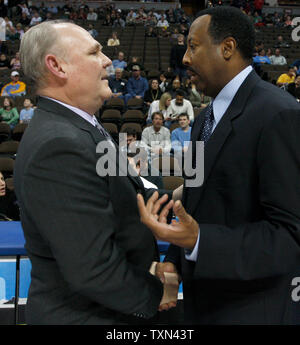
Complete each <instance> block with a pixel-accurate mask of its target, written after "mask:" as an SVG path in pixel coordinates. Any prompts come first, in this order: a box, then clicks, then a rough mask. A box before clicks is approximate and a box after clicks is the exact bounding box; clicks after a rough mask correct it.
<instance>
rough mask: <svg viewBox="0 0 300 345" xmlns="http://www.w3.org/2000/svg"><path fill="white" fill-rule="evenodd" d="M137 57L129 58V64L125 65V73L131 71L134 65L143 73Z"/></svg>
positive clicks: (142, 67)
mask: <svg viewBox="0 0 300 345" xmlns="http://www.w3.org/2000/svg"><path fill="white" fill-rule="evenodd" d="M139 60H140V59H139V57H138V56H132V57H131V61H130V62H129V64H128V65H127V68H126V70H127V71H132V67H133V66H135V65H138V66H139V67H140V69H141V71H144V69H145V68H144V65H143V64H142V63H141V62H140V61H139Z"/></svg>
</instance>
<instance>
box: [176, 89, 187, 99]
mask: <svg viewBox="0 0 300 345" xmlns="http://www.w3.org/2000/svg"><path fill="white" fill-rule="evenodd" d="M176 96H183V97H184V96H185V92H184V91H183V90H182V89H177V90H176V92H175V97H176Z"/></svg>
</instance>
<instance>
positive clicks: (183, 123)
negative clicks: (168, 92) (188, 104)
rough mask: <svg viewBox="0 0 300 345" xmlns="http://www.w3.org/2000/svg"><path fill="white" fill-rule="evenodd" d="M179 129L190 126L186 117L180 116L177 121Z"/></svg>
mask: <svg viewBox="0 0 300 345" xmlns="http://www.w3.org/2000/svg"><path fill="white" fill-rule="evenodd" d="M178 123H179V126H180V128H182V129H184V128H186V127H187V126H189V124H190V120H188V118H187V117H186V116H180V117H179V120H178Z"/></svg>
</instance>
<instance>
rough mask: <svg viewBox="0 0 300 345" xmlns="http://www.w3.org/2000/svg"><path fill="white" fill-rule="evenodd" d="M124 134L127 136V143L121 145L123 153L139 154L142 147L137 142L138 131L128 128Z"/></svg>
mask: <svg viewBox="0 0 300 345" xmlns="http://www.w3.org/2000/svg"><path fill="white" fill-rule="evenodd" d="M124 134H126V142H121V143H120V150H121V151H122V152H128V153H137V149H138V148H140V145H139V142H138V141H137V133H136V130H135V129H133V128H130V127H128V128H127V129H126V130H125V132H124Z"/></svg>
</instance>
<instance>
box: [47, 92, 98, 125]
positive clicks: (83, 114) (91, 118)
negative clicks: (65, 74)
mask: <svg viewBox="0 0 300 345" xmlns="http://www.w3.org/2000/svg"><path fill="white" fill-rule="evenodd" d="M43 97H44V98H47V99H50V100H51V101H54V102H56V103H59V104H61V105H63V106H64V107H66V108H68V109H70V110H71V111H73V112H74V113H76V114H77V115H79V116H80V117H82V118H83V119H84V120H86V121H88V122H89V123H90V124H91V125H93V126H96V124H97V119H96V117H95V115H90V114H89V113H87V112H85V111H83V110H81V109H79V108H76V107H73V106H71V105H70V104H66V103H63V102H61V101H58V100H57V99H54V98H51V97H46V96H43Z"/></svg>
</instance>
